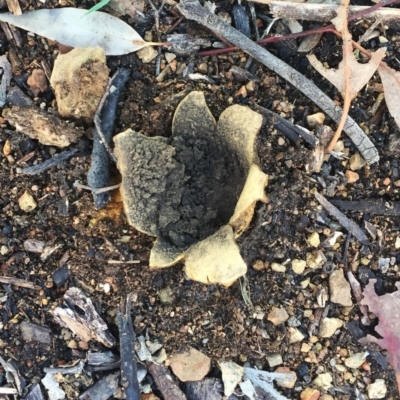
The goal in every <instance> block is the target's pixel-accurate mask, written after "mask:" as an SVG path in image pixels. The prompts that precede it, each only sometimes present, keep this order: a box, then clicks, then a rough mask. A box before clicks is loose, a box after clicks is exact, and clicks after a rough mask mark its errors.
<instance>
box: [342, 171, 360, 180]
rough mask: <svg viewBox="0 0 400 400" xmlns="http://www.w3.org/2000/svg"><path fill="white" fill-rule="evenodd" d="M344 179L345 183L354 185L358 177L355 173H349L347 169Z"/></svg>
mask: <svg viewBox="0 0 400 400" xmlns="http://www.w3.org/2000/svg"><path fill="white" fill-rule="evenodd" d="M345 175H346V179H347V183H354V182H357V181H358V180H359V179H360V175H358V174H357V172H353V171H350V170H349V169H348V170H347V171H346V174H345Z"/></svg>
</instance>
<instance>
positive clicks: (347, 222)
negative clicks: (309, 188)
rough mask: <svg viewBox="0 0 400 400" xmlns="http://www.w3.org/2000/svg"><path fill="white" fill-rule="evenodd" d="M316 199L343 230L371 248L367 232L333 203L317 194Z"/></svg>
mask: <svg viewBox="0 0 400 400" xmlns="http://www.w3.org/2000/svg"><path fill="white" fill-rule="evenodd" d="M314 196H315V198H316V199H317V200H318V203H319V204H321V206H322V207H323V208H325V210H326V211H327V212H328V213H329V214H330V215H332V217H334V218H335V219H336V220H337V221H338V222H339V224H340V225H342V226H343V228H345V229H347V230H348V231H349V232H350V233H351V234H352V235H353V236H354V237H355V238H356V239H357V240H359V241H360V242H361V243H362V244H365V245H366V246H369V245H370V243H369V240H368V238H367V235H366V234H365V232H364V231H363V230H362V229H361V228H360V227H359V226H358V225H357V224H356V223H355V222H354V221H353V220H351V219H349V218H347V217H346V216H345V215H344V214H343V213H342V212H340V211H339V210H338V209H337V208H336V207H335V206H334V205H333V204H332V203H330V202H329V201H328V200H327V199H326V198H325V197H324V196H322V195H321V194H319V193H318V192H315V194H314Z"/></svg>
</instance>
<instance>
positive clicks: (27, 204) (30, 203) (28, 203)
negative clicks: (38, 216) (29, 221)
mask: <svg viewBox="0 0 400 400" xmlns="http://www.w3.org/2000/svg"><path fill="white" fill-rule="evenodd" d="M18 204H19V207H20V208H21V210H23V211H26V212H29V211H32V210H34V209H35V208H36V206H37V203H36V201H35V200H34V198H33V196H32V195H31V194H30V193H29V192H28V191H27V190H26V191H25V192H24V194H23V195H22V196H21V197H20V198H19V199H18Z"/></svg>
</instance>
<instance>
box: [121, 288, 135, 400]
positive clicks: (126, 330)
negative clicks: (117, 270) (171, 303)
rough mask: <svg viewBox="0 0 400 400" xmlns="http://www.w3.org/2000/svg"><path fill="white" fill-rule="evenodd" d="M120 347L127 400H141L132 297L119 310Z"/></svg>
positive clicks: (122, 375)
mask: <svg viewBox="0 0 400 400" xmlns="http://www.w3.org/2000/svg"><path fill="white" fill-rule="evenodd" d="M117 321H118V330H119V345H120V353H121V385H122V387H123V388H124V390H125V396H126V399H127V400H140V389H139V382H138V378H137V366H136V356H135V349H134V346H135V336H136V335H135V331H134V330H133V325H132V319H131V296H130V295H129V294H128V296H127V297H126V300H125V301H123V302H122V303H121V305H120V306H119V308H118V310H117Z"/></svg>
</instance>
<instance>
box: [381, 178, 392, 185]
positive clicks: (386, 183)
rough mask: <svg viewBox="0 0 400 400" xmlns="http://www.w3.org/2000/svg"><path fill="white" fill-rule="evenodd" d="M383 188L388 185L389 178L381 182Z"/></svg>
mask: <svg viewBox="0 0 400 400" xmlns="http://www.w3.org/2000/svg"><path fill="white" fill-rule="evenodd" d="M382 183H383V184H384V185H385V186H388V185H390V178H385V179H384V180H383V182H382Z"/></svg>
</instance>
